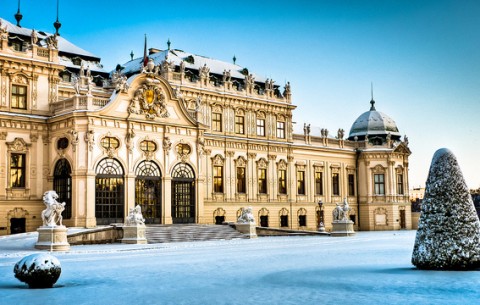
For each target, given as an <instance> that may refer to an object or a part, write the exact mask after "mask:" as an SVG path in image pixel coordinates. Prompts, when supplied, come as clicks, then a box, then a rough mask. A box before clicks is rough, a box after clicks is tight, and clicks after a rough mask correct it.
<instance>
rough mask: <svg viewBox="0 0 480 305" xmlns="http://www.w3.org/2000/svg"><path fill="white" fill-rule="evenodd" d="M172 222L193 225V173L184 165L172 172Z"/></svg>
mask: <svg viewBox="0 0 480 305" xmlns="http://www.w3.org/2000/svg"><path fill="white" fill-rule="evenodd" d="M172 222H173V223H195V173H194V172H193V169H192V168H191V167H190V165H188V164H185V163H179V164H177V165H176V166H175V167H174V168H173V171H172Z"/></svg>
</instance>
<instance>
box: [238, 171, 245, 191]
mask: <svg viewBox="0 0 480 305" xmlns="http://www.w3.org/2000/svg"><path fill="white" fill-rule="evenodd" d="M245 192H246V187H245V167H237V193H245Z"/></svg>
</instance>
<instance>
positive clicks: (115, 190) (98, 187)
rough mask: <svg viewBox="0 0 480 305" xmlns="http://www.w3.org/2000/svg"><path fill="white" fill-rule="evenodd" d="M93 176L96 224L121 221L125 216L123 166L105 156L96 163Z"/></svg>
mask: <svg viewBox="0 0 480 305" xmlns="http://www.w3.org/2000/svg"><path fill="white" fill-rule="evenodd" d="M96 173H97V176H96V178H95V217H96V219H97V224H100V225H108V224H111V223H123V222H124V217H125V212H124V210H125V202H124V181H123V179H124V178H123V175H124V171H123V167H122V165H121V164H120V162H118V161H117V160H115V159H112V158H105V159H103V160H102V161H100V163H98V165H97V170H96Z"/></svg>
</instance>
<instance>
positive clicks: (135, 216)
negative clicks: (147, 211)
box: [125, 205, 145, 226]
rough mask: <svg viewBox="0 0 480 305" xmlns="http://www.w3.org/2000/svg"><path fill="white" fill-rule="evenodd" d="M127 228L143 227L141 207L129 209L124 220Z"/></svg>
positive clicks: (143, 219)
mask: <svg viewBox="0 0 480 305" xmlns="http://www.w3.org/2000/svg"><path fill="white" fill-rule="evenodd" d="M125 225H127V226H142V225H145V218H143V215H142V207H141V206H140V205H137V206H136V207H135V208H130V211H129V212H128V216H127V218H126V219H125Z"/></svg>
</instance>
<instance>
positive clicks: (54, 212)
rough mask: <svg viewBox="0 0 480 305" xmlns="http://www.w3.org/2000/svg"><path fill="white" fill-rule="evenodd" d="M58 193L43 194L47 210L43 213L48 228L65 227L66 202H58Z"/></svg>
mask: <svg viewBox="0 0 480 305" xmlns="http://www.w3.org/2000/svg"><path fill="white" fill-rule="evenodd" d="M57 199H58V195H57V192H55V191H53V190H51V191H46V192H45V193H44V194H43V203H44V204H45V206H46V209H45V210H43V211H42V220H43V225H44V226H48V227H56V226H57V225H58V226H63V224H62V220H63V217H62V212H63V210H65V202H62V203H60V202H58V201H57Z"/></svg>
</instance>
